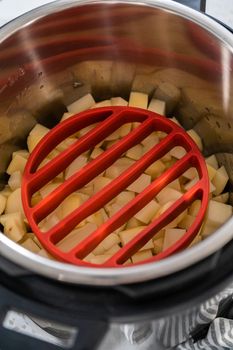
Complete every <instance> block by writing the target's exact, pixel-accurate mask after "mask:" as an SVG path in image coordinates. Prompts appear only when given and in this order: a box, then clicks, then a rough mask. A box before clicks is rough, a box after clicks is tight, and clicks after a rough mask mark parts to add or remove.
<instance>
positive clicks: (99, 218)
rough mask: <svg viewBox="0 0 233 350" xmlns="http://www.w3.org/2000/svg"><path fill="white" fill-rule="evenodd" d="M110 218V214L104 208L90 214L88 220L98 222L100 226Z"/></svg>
mask: <svg viewBox="0 0 233 350" xmlns="http://www.w3.org/2000/svg"><path fill="white" fill-rule="evenodd" d="M107 220H108V216H107V214H106V212H105V210H104V209H103V208H101V209H100V210H99V211H97V212H96V213H94V214H92V215H90V216H89V217H88V218H87V219H86V221H87V222H91V223H94V224H96V225H97V226H98V227H99V226H101V225H102V224H103V223H104V222H106V221H107Z"/></svg>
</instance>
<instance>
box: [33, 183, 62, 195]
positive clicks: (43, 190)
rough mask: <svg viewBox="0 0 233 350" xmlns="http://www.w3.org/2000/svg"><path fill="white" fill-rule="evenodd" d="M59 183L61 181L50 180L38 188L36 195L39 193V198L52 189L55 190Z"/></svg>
mask: <svg viewBox="0 0 233 350" xmlns="http://www.w3.org/2000/svg"><path fill="white" fill-rule="evenodd" d="M60 185H61V182H50V183H48V184H47V185H45V186H43V187H42V188H41V189H40V190H39V193H38V195H40V196H41V198H45V197H47V196H48V195H49V194H50V193H52V192H53V191H54V190H56V188H58V187H59V186H60Z"/></svg>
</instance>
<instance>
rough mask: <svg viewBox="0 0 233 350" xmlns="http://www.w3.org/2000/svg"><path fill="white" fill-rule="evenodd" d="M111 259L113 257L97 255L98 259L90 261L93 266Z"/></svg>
mask: <svg viewBox="0 0 233 350" xmlns="http://www.w3.org/2000/svg"><path fill="white" fill-rule="evenodd" d="M110 258H111V255H105V254H103V255H97V256H96V257H94V258H92V259H90V263H91V264H95V265H101V264H103V263H105V262H106V261H107V260H109V259H110Z"/></svg>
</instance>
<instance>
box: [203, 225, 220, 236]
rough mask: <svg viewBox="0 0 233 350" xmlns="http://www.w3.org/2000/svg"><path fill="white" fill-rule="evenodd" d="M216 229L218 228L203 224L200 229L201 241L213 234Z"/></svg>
mask: <svg viewBox="0 0 233 350" xmlns="http://www.w3.org/2000/svg"><path fill="white" fill-rule="evenodd" d="M217 228H218V227H217V226H215V225H209V224H204V225H203V226H202V229H201V237H202V238H203V239H205V238H207V237H208V236H210V235H211V234H212V233H214V232H215V231H216V230H217Z"/></svg>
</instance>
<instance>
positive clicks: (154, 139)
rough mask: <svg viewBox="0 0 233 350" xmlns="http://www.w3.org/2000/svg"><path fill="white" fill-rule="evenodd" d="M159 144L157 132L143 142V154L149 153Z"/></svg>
mask: <svg viewBox="0 0 233 350" xmlns="http://www.w3.org/2000/svg"><path fill="white" fill-rule="evenodd" d="M158 143H159V137H158V133H157V132H152V134H150V135H149V136H147V137H146V138H145V139H143V140H142V141H141V144H142V145H143V146H144V147H143V153H146V152H148V151H149V150H150V149H151V148H153V147H154V146H155V145H157V144H158Z"/></svg>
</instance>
